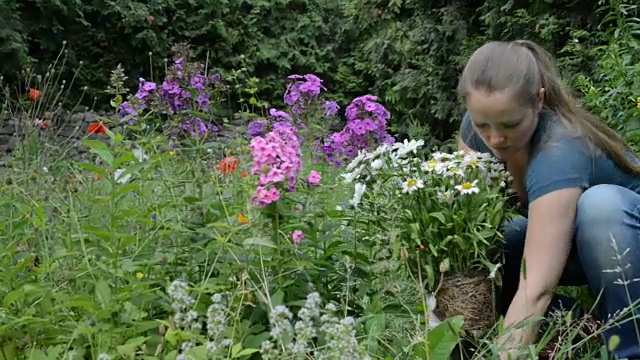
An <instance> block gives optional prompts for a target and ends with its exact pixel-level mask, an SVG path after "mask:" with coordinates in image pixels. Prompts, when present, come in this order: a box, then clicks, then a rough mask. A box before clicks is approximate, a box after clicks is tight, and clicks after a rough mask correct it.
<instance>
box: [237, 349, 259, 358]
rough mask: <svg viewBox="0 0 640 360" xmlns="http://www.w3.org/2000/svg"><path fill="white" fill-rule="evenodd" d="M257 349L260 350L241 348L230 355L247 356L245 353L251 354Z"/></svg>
mask: <svg viewBox="0 0 640 360" xmlns="http://www.w3.org/2000/svg"><path fill="white" fill-rule="evenodd" d="M258 351H260V350H258V349H242V350H241V351H240V352H238V353H237V354H233V355H232V357H234V358H237V357H241V356H247V355H251V354H253V353H256V352H258Z"/></svg>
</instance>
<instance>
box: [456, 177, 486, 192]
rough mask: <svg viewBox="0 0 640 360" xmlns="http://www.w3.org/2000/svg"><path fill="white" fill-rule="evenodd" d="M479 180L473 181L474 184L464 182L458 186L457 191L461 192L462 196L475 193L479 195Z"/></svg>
mask: <svg viewBox="0 0 640 360" xmlns="http://www.w3.org/2000/svg"><path fill="white" fill-rule="evenodd" d="M477 184H478V180H473V182H468V181H467V182H464V183H462V184H460V185H456V186H455V188H456V190H458V191H459V192H460V194H462V195H468V194H473V193H476V194H477V193H478V192H480V189H479V188H478V185H477Z"/></svg>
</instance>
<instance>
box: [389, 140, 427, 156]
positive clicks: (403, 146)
mask: <svg viewBox="0 0 640 360" xmlns="http://www.w3.org/2000/svg"><path fill="white" fill-rule="evenodd" d="M422 145H424V140H411V141H408V140H407V139H405V140H404V142H397V143H395V144H393V149H394V150H396V154H397V155H398V156H401V157H402V156H405V155H407V154H409V153H414V154H415V153H417V151H418V148H419V147H421V146H422Z"/></svg>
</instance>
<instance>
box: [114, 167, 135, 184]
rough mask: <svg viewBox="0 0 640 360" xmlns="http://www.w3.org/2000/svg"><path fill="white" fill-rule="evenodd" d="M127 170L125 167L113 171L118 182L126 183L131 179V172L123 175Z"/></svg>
mask: <svg viewBox="0 0 640 360" xmlns="http://www.w3.org/2000/svg"><path fill="white" fill-rule="evenodd" d="M124 172H125V170H124V169H116V170H115V171H114V173H113V175H114V178H115V180H116V182H118V183H120V184H124V183H126V182H128V181H129V179H131V174H126V175H123V173H124Z"/></svg>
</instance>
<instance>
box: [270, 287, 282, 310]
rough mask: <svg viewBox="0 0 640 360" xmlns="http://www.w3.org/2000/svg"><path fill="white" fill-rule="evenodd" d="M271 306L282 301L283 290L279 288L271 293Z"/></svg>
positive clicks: (280, 303)
mask: <svg viewBox="0 0 640 360" xmlns="http://www.w3.org/2000/svg"><path fill="white" fill-rule="evenodd" d="M270 301H271V306H272V307H276V306H279V305H282V304H283V303H284V292H283V291H282V290H280V289H278V291H276V292H275V293H274V294H273V295H271V299H270Z"/></svg>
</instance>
